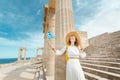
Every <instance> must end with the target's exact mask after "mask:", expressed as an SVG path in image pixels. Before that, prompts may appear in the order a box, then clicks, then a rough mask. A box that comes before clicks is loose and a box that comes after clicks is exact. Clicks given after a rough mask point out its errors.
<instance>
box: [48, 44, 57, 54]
mask: <svg viewBox="0 0 120 80" xmlns="http://www.w3.org/2000/svg"><path fill="white" fill-rule="evenodd" d="M48 45H49V46H50V48H51V49H52V50H53V51H54V52H56V49H55V47H53V45H51V44H50V43H48Z"/></svg>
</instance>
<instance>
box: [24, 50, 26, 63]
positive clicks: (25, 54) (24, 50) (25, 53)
mask: <svg viewBox="0 0 120 80" xmlns="http://www.w3.org/2000/svg"><path fill="white" fill-rule="evenodd" d="M24 61H25V62H26V49H24Z"/></svg>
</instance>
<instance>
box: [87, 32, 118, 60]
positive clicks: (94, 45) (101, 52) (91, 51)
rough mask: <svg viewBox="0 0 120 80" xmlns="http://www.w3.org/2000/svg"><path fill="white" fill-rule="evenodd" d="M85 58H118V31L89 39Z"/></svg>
mask: <svg viewBox="0 0 120 80" xmlns="http://www.w3.org/2000/svg"><path fill="white" fill-rule="evenodd" d="M89 44H90V46H89V47H87V48H86V49H85V51H86V53H87V57H111V58H119V57H120V31H116V32H113V33H104V34H101V35H99V36H96V37H93V38H91V39H89Z"/></svg>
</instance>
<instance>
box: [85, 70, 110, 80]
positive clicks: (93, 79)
mask: <svg viewBox="0 0 120 80" xmlns="http://www.w3.org/2000/svg"><path fill="white" fill-rule="evenodd" d="M84 74H85V77H86V78H87V79H88V80H109V79H107V78H103V77H101V76H98V75H95V74H91V73H88V72H84Z"/></svg>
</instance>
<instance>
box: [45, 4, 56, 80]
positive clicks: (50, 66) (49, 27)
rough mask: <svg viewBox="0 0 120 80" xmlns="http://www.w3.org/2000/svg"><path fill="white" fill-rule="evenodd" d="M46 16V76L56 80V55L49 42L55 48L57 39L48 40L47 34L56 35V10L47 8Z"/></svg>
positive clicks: (50, 79)
mask: <svg viewBox="0 0 120 80" xmlns="http://www.w3.org/2000/svg"><path fill="white" fill-rule="evenodd" d="M44 14H45V15H46V16H44V39H45V40H44V41H45V43H44V45H45V46H44V58H45V59H46V60H45V62H46V70H47V72H46V76H47V78H48V79H49V80H54V72H55V71H54V70H55V55H54V53H53V51H52V50H51V49H50V48H49V46H48V41H49V43H50V44H52V45H53V46H55V39H47V37H46V32H48V31H50V32H51V33H52V34H53V35H55V9H54V8H51V7H50V6H49V7H47V6H45V13H44Z"/></svg>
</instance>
